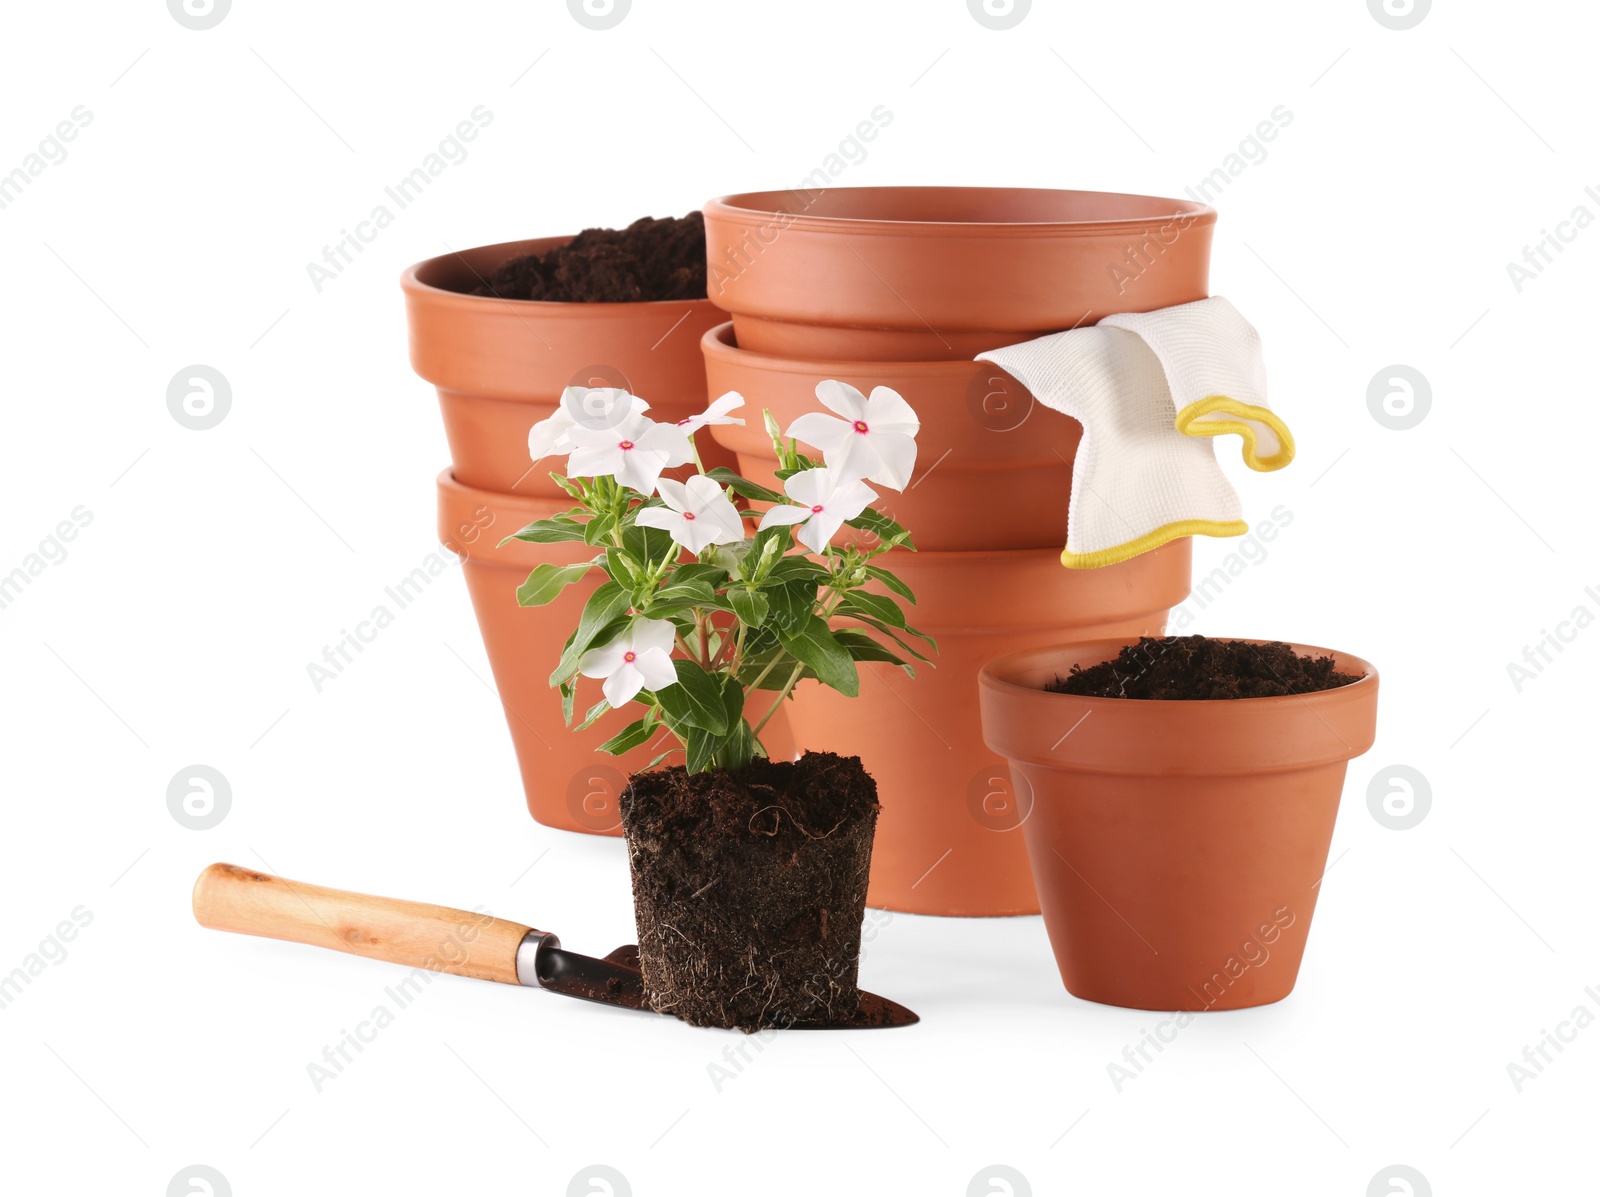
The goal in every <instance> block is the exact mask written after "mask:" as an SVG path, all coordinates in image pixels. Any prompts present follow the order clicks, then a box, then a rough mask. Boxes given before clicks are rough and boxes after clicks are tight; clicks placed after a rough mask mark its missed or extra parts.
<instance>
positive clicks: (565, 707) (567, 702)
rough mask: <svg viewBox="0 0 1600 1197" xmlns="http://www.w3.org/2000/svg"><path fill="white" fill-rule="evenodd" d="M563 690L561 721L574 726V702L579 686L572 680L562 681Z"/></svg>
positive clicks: (561, 687) (561, 688)
mask: <svg viewBox="0 0 1600 1197" xmlns="http://www.w3.org/2000/svg"><path fill="white" fill-rule="evenodd" d="M560 690H561V722H563V723H565V724H566V725H567V726H568V727H571V726H572V704H573V703H574V702H576V701H577V698H578V687H577V686H575V685H573V683H571V682H562V683H561V686H560Z"/></svg>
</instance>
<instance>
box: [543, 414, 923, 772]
mask: <svg viewBox="0 0 1600 1197" xmlns="http://www.w3.org/2000/svg"><path fill="white" fill-rule="evenodd" d="M817 397H818V399H820V400H821V401H822V403H823V405H824V406H825V407H827V408H828V409H829V410H830V411H831V412H833V413H834V414H833V415H827V414H824V413H822V412H813V413H810V414H808V415H804V416H801V417H800V418H799V419H797V420H795V421H794V423H793V424H792V425H790V427H789V428H788V430H787V434H780V432H779V431H778V426H777V423H776V421H775V420H774V419H773V417H772V414H771V413H770V412H767V413H764V417H765V423H766V428H767V432H768V434H769V435H770V436H771V437H772V443H773V446H774V448H775V449H776V451H777V455H778V465H779V468H778V471H777V476H778V477H779V479H781V480H782V482H783V488H784V493H783V494H779V493H778V492H776V491H774V490H771V489H770V488H768V487H765V486H760V485H758V484H756V483H754V482H751V481H750V480H748V479H746V478H742V477H740V476H739V475H737V474H735V473H734V472H733V471H732V470H729V469H725V468H717V469H712V470H707V469H705V467H704V465H703V464H702V463H701V460H700V455H699V452H698V450H697V449H696V448H695V443H694V437H695V434H696V432H698V431H699V430H700V429H701V428H703V427H705V426H706V425H708V424H742V423H744V421H743V420H742V419H740V418H738V417H736V416H732V415H730V414H729V413H730V412H733V411H736V410H737V409H738V408H740V407H742V406H743V405H744V399H743V397H742V396H740V395H739V394H738V393H737V392H734V391H730V392H729V393H728V394H726V395H723V396H722V397H721V398H720V399H718V400H716V401H715V402H714V403H712V404H711V406H710V407H708V408H707V409H706V410H705V411H704V412H702V413H701V414H699V415H696V416H691V417H690V418H688V419H686V420H681V421H679V422H678V423H676V424H667V423H658V422H656V421H654V420H651V419H650V418H649V416H648V415H647V414H646V413H647V412H648V411H649V404H647V403H646V402H645V401H644V400H643V399H640V398H638V397H637V396H634V395H630V394H628V393H627V392H626V391H622V390H617V389H614V388H586V387H569V388H568V389H567V391H566V392H565V393H564V394H563V395H562V397H561V406H560V407H559V408H558V409H557V411H556V413H555V414H554V415H552V416H550V417H549V418H548V419H546V420H543V421H541V422H540V423H538V424H536V425H535V426H534V427H533V430H532V431H531V433H530V434H529V437H528V447H529V451H530V452H531V454H532V455H533V458H534V459H535V460H536V461H538V460H540V459H543V458H545V457H548V456H551V455H553V454H562V453H564V454H566V455H567V462H566V470H565V472H564V473H553V474H552V475H551V477H552V478H554V479H555V481H556V482H557V483H558V484H559V485H560V486H561V487H562V488H563V489H564V490H565V491H566V492H567V493H568V494H569V495H571V496H572V497H573V499H575V500H576V501H577V506H575V507H573V508H572V509H571V510H570V511H567V512H564V513H563V514H561V515H557V516H553V517H551V518H550V519H543V520H536V521H535V522H533V523H531V524H529V525H528V526H527V527H526V528H523V529H522V530H521V531H520V532H517V533H516V534H515V539H518V540H524V541H530V542H533V543H536V544H553V543H559V542H563V541H573V542H582V543H583V544H586V545H591V546H593V547H594V548H596V549H598V550H600V551H599V552H598V553H597V554H596V555H595V556H594V557H592V558H591V559H589V560H588V561H582V562H578V563H575V564H572V565H551V564H545V565H540V566H538V567H537V568H536V569H535V570H534V571H533V572H532V573H531V574H529V575H528V580H527V581H526V582H525V583H523V585H522V586H521V587H520V588H519V589H518V591H517V601H518V602H519V603H521V604H522V605H523V606H525V607H536V606H541V605H543V604H545V603H548V602H550V601H551V599H553V598H555V596H556V595H558V594H559V593H561V591H562V590H564V589H565V588H566V587H567V586H570V585H572V584H573V583H575V582H577V581H579V580H580V579H582V578H584V577H585V576H587V575H588V573H589V571H590V570H596V569H597V570H600V571H601V572H602V573H603V574H604V575H605V581H603V582H602V583H601V584H600V585H599V586H598V587H597V588H596V589H595V591H594V592H593V593H592V594H591V595H590V596H589V599H588V601H587V602H586V603H585V604H584V607H583V612H582V614H581V616H580V617H579V619H578V626H577V627H576V628H575V629H574V630H573V632H572V634H571V635H570V636H568V637H567V641H566V645H565V647H564V648H563V650H562V653H561V659H560V661H559V662H558V663H557V665H556V668H555V671H554V672H553V673H551V675H550V684H551V685H552V686H555V687H558V688H559V689H560V691H561V696H562V701H563V704H564V710H565V714H566V718H567V722H568V723H569V724H570V723H571V722H572V720H573V717H574V712H573V705H574V701H575V694H576V687H575V683H576V679H577V677H578V675H579V674H582V675H583V676H585V677H591V678H600V679H603V683H602V687H601V689H602V693H603V694H604V698H602V699H601V701H599V702H597V703H596V704H595V705H594V706H593V707H592V708H590V710H589V712H588V713H587V714H586V715H585V716H584V718H583V721H582V723H581V724H580V727H587V726H589V725H590V724H591V723H593V722H594V721H595V720H596V719H598V718H600V717H601V716H602V715H604V714H605V713H606V712H607V711H609V710H611V709H613V708H617V707H622V706H625V705H627V704H628V703H630V702H633V703H638V704H640V705H642V706H643V707H644V713H643V714H642V715H641V716H640V718H638V719H637V720H635V721H634V722H633V723H631V724H629V725H628V726H627V727H625V728H623V729H622V730H621V731H620V732H618V733H617V734H616V735H615V736H613V737H612V738H611V739H609V740H607V741H606V742H605V743H604V744H602V745H601V749H602V750H603V751H606V752H610V753H613V754H616V755H620V754H622V753H624V752H627V751H629V750H630V749H633V748H637V747H639V746H640V745H643V744H646V743H649V742H650V740H651V739H652V738H653V737H655V735H656V734H657V732H658V731H659V730H661V729H665V730H666V731H668V732H670V733H671V734H672V735H673V736H674V737H676V738H677V740H678V743H679V745H680V746H681V750H682V751H683V753H684V755H685V758H686V764H687V767H688V771H689V772H690V773H697V772H700V771H702V770H705V769H712V768H721V769H728V770H737V769H740V768H742V767H743V766H745V765H747V764H749V762H750V760H751V758H752V757H754V756H757V755H760V756H765V755H767V754H766V750H765V749H764V748H763V747H762V745H761V731H762V729H763V728H764V727H766V725H767V723H768V721H770V720H771V718H772V716H773V715H774V713H776V711H777V710H778V708H779V707H780V706H781V705H782V704H783V701H784V700H785V699H786V698H788V697H789V696H790V695H791V694H792V693H793V692H794V688H795V686H796V685H797V684H799V683H800V682H801V681H802V680H804V679H806V678H815V679H816V680H818V681H819V682H821V683H822V684H823V685H826V686H831V687H833V688H834V689H836V690H838V691H840V692H841V693H843V694H846V695H851V696H854V695H855V694H857V693H858V692H859V690H860V685H861V683H860V675H859V674H858V672H857V670H856V662H858V661H885V662H889V663H891V664H894V665H898V666H900V667H901V668H903V669H905V670H906V672H907V673H912V672H913V666H912V665H911V663H910V662H909V661H908V660H906V658H907V657H911V658H915V659H916V660H918V661H927V660H928V658H927V657H926V656H924V655H923V653H922V651H921V650H919V649H918V648H917V647H915V645H914V644H913V641H922V642H924V644H925V645H926V647H928V648H930V649H933V650H935V651H936V650H937V646H936V645H935V644H934V642H933V640H932V639H931V638H930V637H928V636H926V635H924V634H923V633H922V632H919V631H917V630H916V629H915V628H913V627H911V626H910V625H909V624H908V623H907V622H906V616H905V611H904V610H903V608H902V607H901V605H900V602H899V600H900V599H904V600H906V601H907V602H911V603H915V602H916V597H915V596H914V595H913V594H912V593H911V590H910V588H909V587H907V586H906V585H905V583H903V582H902V581H900V579H899V578H897V577H895V575H894V574H893V573H892V572H890V571H889V570H888V569H887V568H885V567H884V566H883V565H882V564H879V563H878V560H877V559H878V558H879V557H881V556H882V555H883V554H884V553H887V552H888V551H889V550H890V549H892V548H896V547H903V548H906V549H910V550H913V551H914V546H913V545H912V544H911V538H910V536H909V534H908V533H907V532H906V530H905V529H904V528H902V527H901V526H900V525H899V524H898V523H896V522H895V521H894V520H892V519H890V518H889V517H888V516H887V515H884V514H882V513H880V512H878V511H875V510H874V509H873V507H872V503H873V502H874V500H876V499H877V497H878V495H877V492H876V491H874V490H873V489H872V487H871V486H869V485H868V483H869V482H878V483H881V484H882V485H885V486H889V487H892V488H895V489H903V488H904V487H905V485H906V484H907V482H909V481H910V477H911V471H912V467H913V466H914V465H915V463H916V453H917V447H916V434H917V431H918V428H919V424H918V421H917V417H916V413H915V412H914V411H912V409H911V407H910V405H909V404H907V403H906V401H905V400H904V399H902V398H901V397H900V396H899V395H898V394H896V393H895V392H894V391H892V390H890V389H889V388H887V387H878V388H876V389H874V390H873V392H872V394H871V396H870V397H869V396H863V395H862V394H861V392H860V391H858V390H856V389H855V388H854V387H849V386H846V385H844V384H843V383H839V382H824V383H821V384H819V385H818V387H817ZM801 442H804V443H805V444H807V445H810V446H813V447H815V448H817V449H819V450H821V451H822V454H823V457H824V461H823V462H813V461H812V459H811V458H809V457H807V456H805V455H804V454H802V453H801V452H800V449H799V445H800V443H801ZM691 462H693V463H694V466H695V471H696V472H694V473H692V474H690V475H689V476H688V478H687V479H686V480H685V481H682V482H679V481H674V480H673V479H671V478H664V477H662V475H663V473H664V472H665V471H667V470H670V469H674V468H676V467H679V466H685V465H688V464H689V463H691ZM735 499H741V500H745V501H747V502H749V501H753V502H758V503H766V504H771V506H770V507H769V508H768V509H767V510H766V511H765V512H764V513H758V512H755V511H751V510H745V509H742V508H741V506H740V505H739V504H738V503H736V502H735ZM746 520H757V521H758V522H757V528H756V531H755V532H754V533H753V534H750V533H749V531H748V528H747V525H746V522H745V521H746ZM846 525H848V526H849V527H851V528H856V529H859V530H861V531H863V532H865V533H867V536H866V537H865V538H858V539H856V540H852V541H850V542H847V543H845V544H843V545H834V544H833V543H832V541H833V538H834V537H835V535H836V534H837V533H838V532H839V530H840V529H841V528H842V527H844V526H846ZM867 542H870V543H867ZM873 583H877V584H878V589H868V587H869V586H872V584H873ZM885 592H887V593H885ZM839 616H847V617H848V618H849V619H850V621H851V625H852V626H849V627H846V628H840V629H835V628H833V627H831V626H830V625H829V621H830V620H831V619H833V618H835V617H839ZM902 654H903V655H902ZM758 695H759V696H760V698H759V699H758V697H757V696H758ZM767 699H770V703H769V704H766V705H765V709H764V710H761V709H758V708H759V707H760V706H762V705H763V704H764V703H765V702H766V700H767ZM678 750H679V749H671V750H669V751H668V752H666V753H662V754H661V755H660V756H658V757H656V758H655V760H653V761H652V762H651V767H654V766H655V765H657V764H659V763H660V762H661V761H662V760H663V759H664V758H665V757H667V756H669V755H671V753H672V752H674V751H678Z"/></svg>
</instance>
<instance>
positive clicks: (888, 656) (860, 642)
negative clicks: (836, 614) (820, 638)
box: [833, 628, 917, 677]
mask: <svg viewBox="0 0 1600 1197" xmlns="http://www.w3.org/2000/svg"><path fill="white" fill-rule="evenodd" d="M833 637H834V639H835V640H837V641H838V642H839V643H840V644H842V645H844V646H845V649H846V650H847V651H848V652H849V653H850V657H851V659H852V660H855V661H882V662H884V663H885V664H887V665H898V666H900V668H901V669H904V670H905V671H906V675H907V676H908V677H916V676H917V671H916V670H915V669H913V668H912V667H911V665H910V664H908V663H907V662H906V661H905V660H903V659H902V658H900V657H898V656H896V655H895V654H894V653H892V652H890V651H889V650H888V649H887V648H885V647H884V646H883V645H882V644H881V643H879V642H878V641H877V640H874V639H873V638H872V637H871V636H869V635H867V634H866V633H865V632H860V631H857V630H855V629H854V628H844V629H841V630H840V631H837V632H835V633H834V634H833Z"/></svg>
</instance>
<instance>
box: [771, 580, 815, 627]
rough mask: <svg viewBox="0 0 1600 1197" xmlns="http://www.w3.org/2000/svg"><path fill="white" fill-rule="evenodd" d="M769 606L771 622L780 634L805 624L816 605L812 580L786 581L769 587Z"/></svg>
mask: <svg viewBox="0 0 1600 1197" xmlns="http://www.w3.org/2000/svg"><path fill="white" fill-rule="evenodd" d="M764 593H765V594H766V596H767V598H768V601H769V606H770V607H771V616H772V622H773V623H775V624H776V625H777V627H778V632H779V634H780V635H782V633H784V632H793V631H795V630H797V629H799V628H801V627H804V626H805V623H806V621H807V620H808V619H811V618H812V608H813V607H815V606H816V605H817V587H816V583H814V582H806V581H801V582H786V583H784V584H783V585H782V586H773V587H769V588H768V589H767V590H766V591H764Z"/></svg>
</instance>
